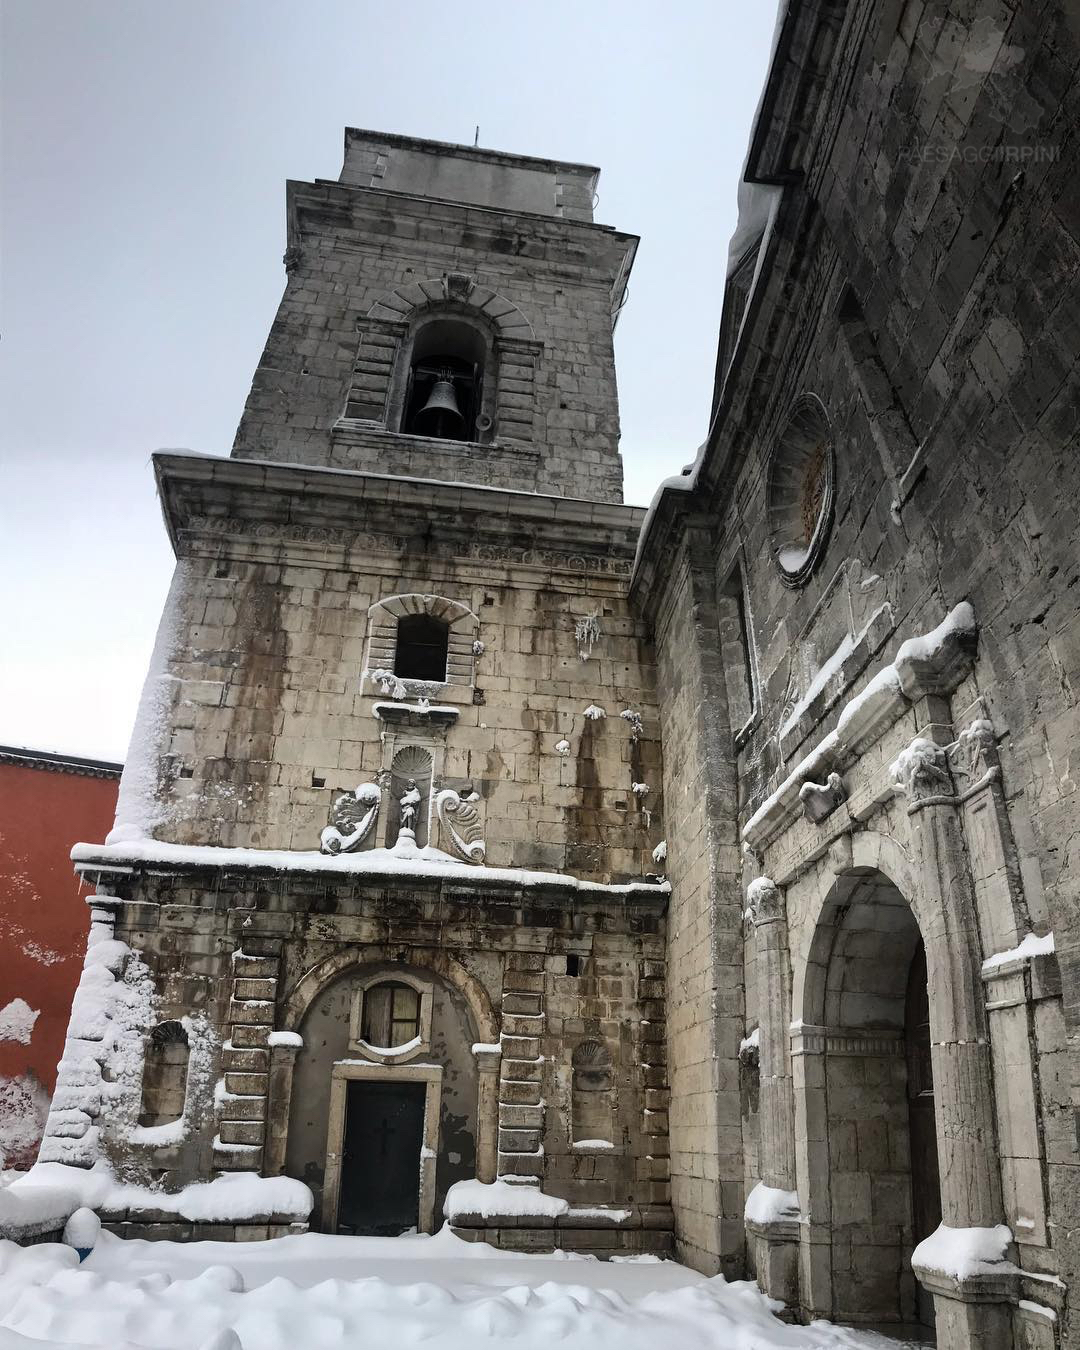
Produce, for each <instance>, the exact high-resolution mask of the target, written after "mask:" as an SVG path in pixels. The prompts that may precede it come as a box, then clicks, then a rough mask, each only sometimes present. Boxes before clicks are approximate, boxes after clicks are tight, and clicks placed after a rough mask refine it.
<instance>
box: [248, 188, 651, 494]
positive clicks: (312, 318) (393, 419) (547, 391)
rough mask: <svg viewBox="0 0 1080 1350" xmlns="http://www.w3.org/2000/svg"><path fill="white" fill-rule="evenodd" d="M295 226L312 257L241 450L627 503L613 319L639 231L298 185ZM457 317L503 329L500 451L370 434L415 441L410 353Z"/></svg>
mask: <svg viewBox="0 0 1080 1350" xmlns="http://www.w3.org/2000/svg"><path fill="white" fill-rule="evenodd" d="M289 213H290V219H291V220H292V221H293V222H294V226H293V233H294V234H295V236H296V240H297V242H296V244H295V249H296V252H295V255H294V256H293V258H292V262H293V265H292V266H291V268H290V271H289V274H288V280H287V282H286V287H285V293H284V295H283V297H282V300H281V304H280V306H279V309H278V313H277V317H276V318H275V320H274V323H273V325H272V327H271V330H270V336H269V339H268V341H267V345H266V348H265V350H264V352H263V354H262V357H261V358H260V361H259V365H258V368H257V370H256V372H255V377H254V382H253V384H252V389H251V393H250V395H249V397H248V401H247V405H246V408H245V411H244V415H243V417H242V418H241V421H240V426H239V429H238V431H237V435H236V441H235V444H234V447H233V454H234V455H237V456H241V457H247V458H255V459H267V460H274V461H276V462H279V463H286V462H288V463H300V464H311V465H331V464H333V465H337V466H339V467H344V468H354V469H366V470H368V471H371V472H380V473H394V474H409V475H413V476H417V477H441V478H445V479H446V480H448V481H452V482H453V481H466V482H473V483H489V482H492V481H496V482H504V481H505V482H507V484H508V485H509V486H512V487H516V488H519V489H523V490H528V491H538V492H550V493H555V494H559V495H564V496H567V497H579V498H589V499H592V500H597V501H609V502H614V501H621V500H622V466H621V460H620V458H619V453H618V439H619V417H618V394H617V390H616V384H615V367H614V353H613V348H612V311H613V308H614V307H615V306H616V305H617V303H618V302H619V300H620V298H621V294H620V292H621V287H622V286H624V285H625V276H626V273H627V272H628V268H629V259H630V257H631V256H632V251H633V248H632V245H633V242H634V241H632V240H631V239H630V237H629V236H626V235H621V234H617V233H616V232H615V231H613V230H611V229H609V228H607V227H604V226H599V225H592V224H590V223H587V222H579V221H573V220H570V219H561V218H556V217H555V216H554V215H552V216H551V217H541V216H521V215H517V214H514V213H513V212H510V211H507V212H505V213H501V212H494V211H492V210H490V209H482V208H477V207H471V206H467V205H464V204H461V205H459V204H455V203H452V202H445V201H437V200H425V199H424V198H422V197H412V196H399V195H395V194H393V193H386V192H381V191H369V190H366V189H363V188H359V187H354V186H347V185H337V184H328V183H319V184H291V185H290V205H289ZM526 244H527V247H526ZM448 274H459V275H461V276H462V277H464V278H466V279H467V284H464V283H463V286H462V289H461V292H460V295H461V297H462V298H460V299H459V298H457V297H458V295H459V292H457V291H450V290H448V289H447V284H446V282H445V281H444V278H445V277H446V276H447V275H448ZM443 313H445V314H449V315H451V316H458V315H461V316H464V317H466V318H468V319H470V321H472V322H474V323H475V324H477V325H479V326H480V328H481V329H482V330H484V331H485V332H486V333H487V334H488V341H489V342H490V343H491V344H492V359H491V360H490V362H489V368H488V369H487V370H485V374H484V379H485V384H486V385H490V386H493V387H494V390H495V411H494V426H493V427H492V429H491V431H490V433H486V434H485V435H483V436H480V437H478V439H483V440H485V441H487V442H490V443H489V444H486V445H485V446H484V447H483V448H482V449H481V448H480V447H479V446H477V445H475V444H467V443H464V442H452V441H445V442H442V443H441V444H440V445H439V446H438V449H437V453H436V454H435V455H434V457H433V456H432V447H431V445H430V443H429V442H428V441H427V440H426V439H425V438H422V437H421V438H418V442H419V443H418V444H417V445H416V446H415V447H414V446H412V445H410V443H409V442H410V441H411V439H412V438H411V437H409V438H404V439H401V440H395V441H388V440H386V439H385V438H382V439H380V438H379V437H378V436H374V437H373V436H372V435H371V434H370V432H371V431H372V430H377V428H379V427H383V428H385V429H387V430H389V431H391V432H394V433H396V432H398V431H399V426H400V412H401V406H400V396H401V390H402V388H403V382H404V377H403V373H402V371H401V370H400V368H399V367H400V364H401V361H402V359H403V353H404V354H405V355H406V356H407V350H408V340H409V338H410V336H411V333H412V331H413V329H414V328H415V325H416V323H417V322H418V321H419V320H421V319H423V318H424V317H425V316H426V315H429V314H443ZM395 391H397V392H396V394H395ZM350 405H355V409H354V410H352V411H350ZM347 411H348V412H349V416H348V417H347V416H346V414H347ZM341 419H346V420H345V421H344V422H342V423H341V425H340V427H337V428H336V430H335V427H336V424H337V423H339V421H340V420H341ZM504 446H506V447H507V448H505V449H504V448H503V447H504ZM492 466H493V467H494V469H495V477H494V479H493V478H492V476H491V474H490V468H491V467H492Z"/></svg>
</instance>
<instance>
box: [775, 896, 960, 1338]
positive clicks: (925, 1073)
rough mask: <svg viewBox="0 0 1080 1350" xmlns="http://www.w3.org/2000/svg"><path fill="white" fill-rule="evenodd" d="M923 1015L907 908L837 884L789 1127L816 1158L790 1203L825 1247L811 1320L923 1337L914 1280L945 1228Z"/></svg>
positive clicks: (918, 942)
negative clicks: (803, 1128)
mask: <svg viewBox="0 0 1080 1350" xmlns="http://www.w3.org/2000/svg"><path fill="white" fill-rule="evenodd" d="M929 1007H930V994H929V990H928V985H927V963H926V952H925V948H924V946H923V940H922V935H921V934H920V931H919V926H918V923H917V922H916V919H915V916H914V914H913V912H912V910H911V907H910V905H909V904H908V902H907V901H906V900H905V898H904V896H903V895H902V894H901V892H900V891H899V890H898V889H897V887H896V886H895V885H894V884H893V882H892V881H891V880H890V879H889V878H888V877H886V876H885V875H884V874H883V873H881V872H878V871H871V870H864V871H860V872H858V873H852V874H848V875H847V876H845V877H842V878H841V879H840V881H839V882H838V883H837V886H836V887H834V890H833V893H832V894H831V896H830V898H829V901H828V902H827V903H826V905H825V907H824V909H823V912H822V915H821V917H820V919H819V922H818V924H817V928H816V931H815V934H814V938H813V941H812V944H811V953H810V958H809V961H808V963H807V969H806V974H805V979H804V983H803V1000H802V1013H801V1016H802V1022H801V1025H800V1023H798V1022H796V1024H795V1027H794V1028H793V1032H794V1034H793V1051H794V1052H795V1053H796V1054H801V1055H803V1056H806V1057H807V1063H806V1068H805V1070H804V1072H803V1073H802V1074H801V1075H800V1077H801V1082H802V1089H801V1090H802V1093H803V1100H802V1102H799V1101H798V1100H797V1102H796V1107H797V1114H798V1115H801V1117H802V1119H803V1120H804V1121H806V1122H808V1126H807V1129H808V1131H809V1132H812V1133H815V1134H816V1133H818V1132H819V1131H820V1136H821V1137H820V1145H821V1146H822V1147H821V1148H820V1152H819V1154H818V1155H816V1165H811V1166H809V1167H808V1168H807V1175H805V1176H803V1177H800V1191H802V1192H804V1193H805V1200H804V1203H806V1202H808V1203H806V1212H808V1213H809V1215H810V1218H811V1220H812V1222H814V1223H816V1224H820V1225H821V1226H822V1230H823V1232H824V1233H825V1234H827V1240H828V1243H829V1247H830V1252H829V1257H830V1260H829V1278H828V1281H827V1283H828V1285H829V1288H827V1289H826V1288H822V1287H819V1288H817V1289H815V1290H813V1291H809V1299H808V1302H809V1303H810V1305H811V1306H810V1308H809V1311H811V1312H817V1313H819V1314H820V1313H825V1314H827V1315H828V1316H830V1317H832V1318H833V1319H835V1320H838V1321H843V1322H854V1323H862V1324H867V1323H870V1324H876V1323H883V1324H885V1323H888V1324H901V1325H910V1326H915V1325H916V1324H919V1323H921V1324H922V1325H924V1326H926V1327H930V1326H932V1325H933V1305H932V1301H931V1300H930V1299H929V1298H927V1297H926V1296H925V1295H924V1293H923V1291H922V1290H921V1288H920V1287H919V1285H918V1283H917V1281H916V1280H915V1277H914V1274H913V1272H912V1269H911V1253H912V1251H913V1249H914V1247H915V1246H916V1244H917V1243H918V1242H919V1241H921V1239H922V1238H923V1237H926V1236H927V1235H928V1234H929V1233H930V1232H932V1231H933V1230H934V1229H935V1228H936V1227H937V1225H938V1223H939V1222H940V1220H941V1198H940V1180H939V1174H938V1160H937V1134H936V1128H935V1120H934V1082H933V1073H932V1069H931V1063H930V1030H929V1026H930V1016H929ZM812 1057H820V1065H819V1067H817V1068H814V1067H813V1066H812V1064H811V1063H810V1062H809V1060H810V1059H811V1058H812ZM806 1293H807V1291H804V1296H805V1295H806Z"/></svg>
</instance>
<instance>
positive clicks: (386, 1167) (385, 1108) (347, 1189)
mask: <svg viewBox="0 0 1080 1350" xmlns="http://www.w3.org/2000/svg"><path fill="white" fill-rule="evenodd" d="M425 1093H426V1088H425V1085H424V1084H423V1083H368V1082H365V1081H363V1080H359V1081H355V1082H351V1083H350V1084H349V1089H348V1095H347V1097H346V1100H345V1140H344V1148H343V1149H342V1159H341V1192H340V1195H339V1198H338V1223H337V1228H338V1232H339V1233H367V1234H376V1235H379V1236H383V1237H396V1236H397V1235H398V1234H399V1233H404V1232H407V1231H408V1230H409V1229H410V1228H416V1227H417V1223H418V1218H419V1203H420V1148H421V1145H422V1143H423V1139H424V1097H425Z"/></svg>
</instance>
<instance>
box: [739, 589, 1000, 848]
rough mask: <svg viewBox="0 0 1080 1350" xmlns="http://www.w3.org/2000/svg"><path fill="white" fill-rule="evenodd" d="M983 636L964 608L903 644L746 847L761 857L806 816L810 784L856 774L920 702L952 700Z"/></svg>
mask: <svg viewBox="0 0 1080 1350" xmlns="http://www.w3.org/2000/svg"><path fill="white" fill-rule="evenodd" d="M977 633H978V630H977V626H976V623H975V613H974V610H973V609H972V608H971V606H970V605H969V604H967V602H964V603H963V604H960V605H957V606H956V608H955V609H953V610H952V611H951V612H950V614H949V615H948V616H947V617H946V618H945V620H944V622H942V623H941V624H940V625H939V626H938V627H937V628H935V629H934V630H933V632H931V633H928V634H926V635H925V636H923V637H919V638H913V639H909V640H908V641H907V642H904V643H902V644H901V645H900V648H899V650H898V652H897V654H896V658H895V659H894V661H893V662H892V663H891V664H890V665H888V666H886V667H884V668H883V669H882V670H880V671H878V673H877V675H876V676H874V678H873V679H872V680H871V681H870V682H869V684H868V685H867V686H866V687H865V688H864V689H863V690H862V692H861V693H860V694H857V695H856V696H855V697H854V698H853V699H852V700H851V701H850V702H849V703H848V704H847V705H846V707H845V708H844V710H843V712H842V713H841V714H840V718H839V721H838V723H837V727H836V730H835V731H832V732H830V733H829V734H828V735H827V736H825V737H824V738H823V739H822V740H821V741H819V742H818V744H817V745H816V746H815V747H814V749H813V750H811V751H810V753H809V754H808V755H807V756H806V757H805V758H804V759H803V760H801V761H800V763H799V764H797V765H796V767H795V768H794V769H793V770H792V772H791V773H790V774H788V776H787V778H786V779H785V780H784V781H783V782H782V783H781V784H780V786H779V787H778V788H777V789H776V790H775V791H774V792H773V793H772V794H771V795H770V796H769V797H767V798H766V800H765V801H764V802H763V803H762V804H761V806H759V807H758V809H757V810H756V811H755V812H754V814H753V815H752V816H751V817H750V819H749V820H748V821H747V823H746V825H745V826H744V827H743V830H742V838H743V841H744V843H746V844H747V845H748V846H749V848H750V849H751V850H753V852H755V853H758V854H760V853H761V852H762V850H763V849H765V848H766V847H767V846H768V845H769V844H770V843H771V842H772V841H773V840H774V839H776V838H777V837H778V836H779V835H780V834H782V833H783V831H784V830H785V829H787V828H788V826H789V825H791V824H792V822H793V821H795V820H796V819H797V818H798V817H800V816H801V815H802V813H803V799H802V797H801V796H800V793H801V791H802V788H803V785H804V784H806V783H828V782H829V781H830V776H831V775H833V774H837V775H839V774H842V773H843V772H844V771H845V770H847V769H850V768H851V767H852V765H853V764H855V763H856V762H857V761H858V760H859V758H860V757H861V756H862V755H863V754H864V753H865V752H866V751H867V750H868V749H869V747H870V746H872V745H873V744H875V742H877V741H879V740H880V739H881V737H882V736H884V735H885V733H886V732H887V731H888V730H889V728H890V727H892V726H893V725H895V723H896V722H898V721H899V720H900V718H901V717H903V716H904V714H905V713H906V712H907V711H908V710H909V709H910V708H911V707H912V706H913V705H914V704H915V703H917V702H918V701H919V700H920V699H922V698H924V697H926V696H927V695H946V694H951V693H952V692H953V690H955V689H956V688H957V687H958V686H959V684H960V683H961V681H962V680H963V679H964V678H965V676H966V675H967V674H968V672H969V671H970V670H971V669H972V667H973V665H974V663H975V652H976V645H977ZM942 755H944V751H942ZM833 781H834V786H838V787H842V786H843V784H842V782H841V783H840V784H838V785H837V784H835V780H833ZM950 799H952V794H951V793H950Z"/></svg>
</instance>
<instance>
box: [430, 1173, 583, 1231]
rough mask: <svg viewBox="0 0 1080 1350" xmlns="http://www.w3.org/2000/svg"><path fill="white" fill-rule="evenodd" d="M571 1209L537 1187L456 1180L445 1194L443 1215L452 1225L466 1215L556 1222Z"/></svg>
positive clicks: (564, 1202)
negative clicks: (525, 1217) (554, 1220)
mask: <svg viewBox="0 0 1080 1350" xmlns="http://www.w3.org/2000/svg"><path fill="white" fill-rule="evenodd" d="M569 1208H570V1206H569V1204H568V1203H567V1202H566V1201H565V1200H559V1199H558V1198H557V1197H556V1196H554V1195H545V1194H544V1192H543V1191H542V1190H540V1188H539V1187H538V1186H511V1185H510V1184H509V1183H508V1182H505V1181H486V1182H485V1181H457V1182H455V1183H454V1185H453V1186H451V1187H450V1189H449V1190H448V1191H447V1193H446V1204H445V1205H444V1206H443V1213H444V1214H445V1215H446V1217H447V1218H448V1219H449V1220H450V1222H451V1223H455V1222H456V1221H457V1220H458V1219H462V1218H465V1217H466V1216H468V1215H472V1214H478V1215H479V1216H480V1217H481V1218H483V1219H501V1218H511V1217H520V1216H529V1215H534V1216H535V1217H536V1218H538V1219H556V1218H558V1217H559V1216H560V1215H561V1214H565V1213H566V1212H567V1210H568V1209H569Z"/></svg>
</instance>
